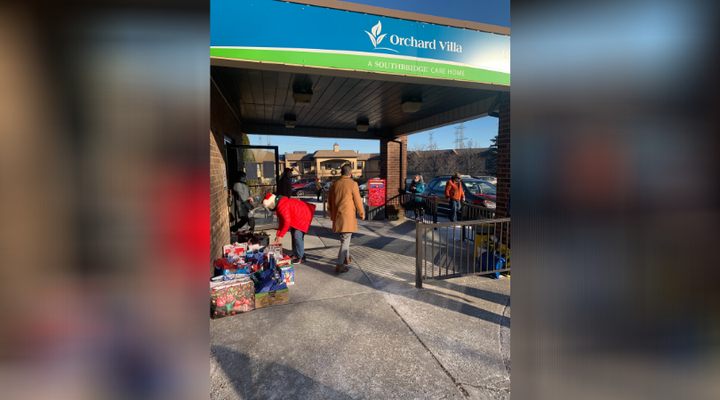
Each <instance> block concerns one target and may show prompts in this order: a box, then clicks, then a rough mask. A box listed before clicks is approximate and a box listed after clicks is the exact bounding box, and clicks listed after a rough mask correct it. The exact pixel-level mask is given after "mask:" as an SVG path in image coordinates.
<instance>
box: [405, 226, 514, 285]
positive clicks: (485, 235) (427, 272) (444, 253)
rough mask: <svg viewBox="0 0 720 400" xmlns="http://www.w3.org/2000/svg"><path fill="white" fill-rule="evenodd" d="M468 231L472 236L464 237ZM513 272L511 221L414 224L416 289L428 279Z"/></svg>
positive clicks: (496, 274)
mask: <svg viewBox="0 0 720 400" xmlns="http://www.w3.org/2000/svg"><path fill="white" fill-rule="evenodd" d="M465 231H467V232H468V233H472V235H469V234H468V235H463V232H465ZM506 272H510V218H501V219H484V220H478V221H461V222H443V223H438V224H432V225H425V224H422V223H420V222H417V223H416V225H415V287H417V288H422V282H423V280H426V279H446V278H454V277H459V276H463V275H494V276H495V277H498V276H499V274H500V273H506Z"/></svg>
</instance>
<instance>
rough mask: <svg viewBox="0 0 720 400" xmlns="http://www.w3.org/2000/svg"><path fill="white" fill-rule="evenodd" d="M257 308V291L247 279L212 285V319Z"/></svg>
mask: <svg viewBox="0 0 720 400" xmlns="http://www.w3.org/2000/svg"><path fill="white" fill-rule="evenodd" d="M255 308H256V307H255V289H254V287H253V283H252V281H251V280H250V279H248V278H247V277H244V278H239V279H233V280H229V281H221V282H211V283H210V316H211V318H213V319H215V318H222V317H227V316H230V315H235V314H239V313H243V312H248V311H252V310H254V309H255Z"/></svg>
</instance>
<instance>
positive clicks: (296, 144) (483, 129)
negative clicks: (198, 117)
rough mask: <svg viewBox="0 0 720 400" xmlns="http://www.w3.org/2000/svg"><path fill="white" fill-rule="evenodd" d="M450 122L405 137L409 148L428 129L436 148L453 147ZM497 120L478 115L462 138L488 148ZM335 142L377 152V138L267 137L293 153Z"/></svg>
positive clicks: (423, 141)
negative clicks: (446, 124)
mask: <svg viewBox="0 0 720 400" xmlns="http://www.w3.org/2000/svg"><path fill="white" fill-rule="evenodd" d="M456 126H457V124H456V125H450V126H446V127H443V128H439V129H433V130H430V131H425V132H420V133H416V134H413V135H410V136H408V149H410V150H412V149H414V148H415V146H416V145H427V144H428V143H429V142H430V140H429V139H430V135H428V133H429V132H433V141H435V143H436V144H437V147H438V149H452V148H455V127H456ZM497 128H498V119H497V118H494V117H484V118H478V119H474V120H471V121H467V122H465V135H464V136H465V139H466V140H468V139H472V140H473V141H474V142H477V143H479V147H489V146H490V139H492V138H493V137H495V135H496V134H497ZM248 139H250V144H251V145H259V144H262V145H263V146H265V145H267V140H268V136H258V135H248ZM335 143H337V144H338V145H339V146H340V150H355V151H359V152H360V153H379V152H380V141H378V140H357V139H320V138H309V137H299V136H298V137H295V136H270V144H271V145H273V146H278V151H279V152H280V154H283V153H292V152H293V151H307V152H308V153H313V152H315V151H316V150H332V148H333V145H334V144H335Z"/></svg>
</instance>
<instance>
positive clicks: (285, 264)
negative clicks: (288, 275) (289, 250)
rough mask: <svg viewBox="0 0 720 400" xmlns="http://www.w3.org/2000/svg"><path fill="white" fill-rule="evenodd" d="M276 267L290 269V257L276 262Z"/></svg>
mask: <svg viewBox="0 0 720 400" xmlns="http://www.w3.org/2000/svg"><path fill="white" fill-rule="evenodd" d="M277 266H278V268H284V267H291V266H292V258H290V256H285V258H283V259H282V260H277Z"/></svg>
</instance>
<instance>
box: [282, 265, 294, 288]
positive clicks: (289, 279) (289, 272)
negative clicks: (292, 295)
mask: <svg viewBox="0 0 720 400" xmlns="http://www.w3.org/2000/svg"><path fill="white" fill-rule="evenodd" d="M280 275H282V278H283V281H285V283H286V284H288V285H294V284H295V268H293V267H292V265H291V266H289V267H282V268H280Z"/></svg>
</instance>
